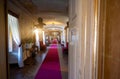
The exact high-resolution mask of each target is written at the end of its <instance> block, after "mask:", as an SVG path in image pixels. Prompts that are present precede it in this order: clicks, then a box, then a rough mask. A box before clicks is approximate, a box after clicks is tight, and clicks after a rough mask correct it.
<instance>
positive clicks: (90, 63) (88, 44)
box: [69, 0, 99, 79]
mask: <svg viewBox="0 0 120 79" xmlns="http://www.w3.org/2000/svg"><path fill="white" fill-rule="evenodd" d="M97 1H98V0H70V7H69V9H70V10H69V17H70V23H69V29H70V32H69V33H70V39H69V42H70V45H69V79H95V78H94V77H95V73H96V72H95V67H96V61H97V58H96V56H97V41H98V40H97V35H98V13H97V12H98V6H99V5H98V2H97ZM72 31H73V32H72Z"/></svg>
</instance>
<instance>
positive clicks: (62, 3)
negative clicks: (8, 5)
mask: <svg viewBox="0 0 120 79" xmlns="http://www.w3.org/2000/svg"><path fill="white" fill-rule="evenodd" d="M13 1H18V2H19V3H20V4H21V5H22V6H23V7H24V8H26V9H27V10H28V11H29V12H30V13H32V15H33V16H35V17H37V18H39V17H41V18H43V22H44V23H45V24H47V25H48V26H47V27H49V26H50V27H51V26H52V25H53V24H54V25H55V26H60V27H61V26H66V25H67V24H66V23H67V21H68V0H13Z"/></svg>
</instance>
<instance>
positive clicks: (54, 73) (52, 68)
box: [35, 44, 62, 79]
mask: <svg viewBox="0 0 120 79" xmlns="http://www.w3.org/2000/svg"><path fill="white" fill-rule="evenodd" d="M35 79H62V76H61V71H60V62H59V56H58V50H57V44H52V45H51V48H50V49H49V51H48V54H47V56H46V58H45V60H44V62H43V63H42V65H41V67H40V69H39V70H38V73H37V75H36V77H35Z"/></svg>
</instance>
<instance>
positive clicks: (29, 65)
mask: <svg viewBox="0 0 120 79" xmlns="http://www.w3.org/2000/svg"><path fill="white" fill-rule="evenodd" d="M47 50H49V47H48V48H47ZM58 52H59V58H60V65H61V74H62V79H68V55H67V54H63V53H62V49H61V45H58ZM46 54H47V51H46V52H44V53H41V52H39V53H38V54H37V55H36V56H35V57H29V58H28V59H27V60H25V62H24V63H25V66H24V68H19V67H18V65H17V64H12V65H10V79H34V77H35V75H36V73H37V71H38V69H39V68H40V65H41V64H42V61H43V60H44V58H45V56H46Z"/></svg>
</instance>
